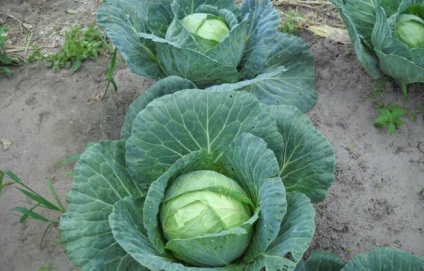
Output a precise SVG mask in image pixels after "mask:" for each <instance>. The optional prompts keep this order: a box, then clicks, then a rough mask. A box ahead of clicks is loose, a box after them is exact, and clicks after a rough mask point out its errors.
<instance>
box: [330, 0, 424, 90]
mask: <svg viewBox="0 0 424 271" xmlns="http://www.w3.org/2000/svg"><path fill="white" fill-rule="evenodd" d="M332 2H333V3H334V4H335V5H336V6H337V8H338V10H339V12H340V15H341V17H342V19H343V21H344V23H345V24H346V27H347V30H348V32H349V36H350V38H351V40H352V43H353V46H354V48H355V51H356V55H357V57H358V60H359V62H361V64H362V65H363V66H364V68H365V70H366V71H367V72H368V73H369V74H370V76H371V77H372V78H373V79H377V78H378V77H380V75H381V72H382V73H384V74H387V75H388V76H390V77H392V78H394V79H395V80H396V81H397V82H398V83H399V84H400V86H401V88H402V91H403V93H404V95H405V97H406V93H407V87H406V85H408V84H412V83H423V82H424V46H423V45H424V0H357V1H353V0H348V1H345V0H332Z"/></svg>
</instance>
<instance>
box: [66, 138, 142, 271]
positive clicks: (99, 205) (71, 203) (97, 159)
mask: <svg viewBox="0 0 424 271" xmlns="http://www.w3.org/2000/svg"><path fill="white" fill-rule="evenodd" d="M141 190H142V189H141V187H140V185H139V184H136V183H135V182H134V181H133V180H132V179H131V177H130V176H129V174H128V172H127V170H126V166H125V158H124V142H123V141H109V142H101V143H97V144H94V145H93V146H91V147H89V148H88V149H87V150H86V151H85V152H84V153H83V154H82V155H81V158H80V160H79V161H78V163H77V164H76V165H75V175H74V181H73V183H72V187H71V190H70V192H69V195H68V197H67V202H68V209H67V211H66V213H64V214H63V215H62V217H61V219H60V226H59V231H60V238H61V241H62V242H63V243H64V244H65V248H66V252H67V254H68V256H69V258H70V259H71V261H72V262H74V263H75V264H76V265H77V266H79V267H81V268H82V269H83V270H140V271H142V270H146V269H145V268H143V267H142V266H140V265H139V264H138V263H137V262H136V261H135V260H134V259H133V258H132V257H131V256H129V255H128V254H127V253H126V252H125V251H124V250H123V249H122V247H121V246H120V245H119V244H118V243H116V240H115V238H114V237H113V235H112V230H111V228H110V226H109V221H108V216H109V214H110V213H111V212H112V208H113V205H114V204H115V202H117V201H119V200H122V199H123V198H125V197H128V196H134V197H139V196H141V195H142V192H141Z"/></svg>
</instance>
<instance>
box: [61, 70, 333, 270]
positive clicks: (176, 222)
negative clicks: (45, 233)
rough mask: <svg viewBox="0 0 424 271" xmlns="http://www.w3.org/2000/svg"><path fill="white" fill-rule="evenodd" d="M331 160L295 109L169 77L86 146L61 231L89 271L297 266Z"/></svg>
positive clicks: (330, 152)
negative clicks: (115, 133) (118, 126)
mask: <svg viewBox="0 0 424 271" xmlns="http://www.w3.org/2000/svg"><path fill="white" fill-rule="evenodd" d="M334 169H335V159H334V152H333V148H332V146H331V144H330V143H329V142H328V141H327V140H326V139H325V137H324V136H323V135H321V134H320V133H319V132H318V131H316V130H315V129H314V127H313V125H312V123H311V122H310V121H309V119H308V118H307V117H306V116H304V115H303V114H302V112H301V111H300V110H298V109H296V108H295V107H293V106H288V105H275V106H268V105H265V104H263V103H260V102H259V101H258V100H257V98H256V97H255V96H253V95H251V94H249V93H247V92H243V91H233V90H227V89H226V88H225V85H224V86H221V88H217V87H214V88H213V89H207V90H201V89H196V88H195V87H194V85H193V83H192V82H190V81H189V80H186V79H182V78H180V77H175V76H171V77H168V78H165V79H162V80H159V81H157V82H156V83H155V84H154V85H152V86H151V87H150V88H149V89H147V90H146V91H145V92H143V94H142V95H141V96H139V97H138V98H137V99H136V100H135V101H134V102H133V103H132V104H131V106H130V107H129V109H128V113H127V115H126V118H125V121H124V124H123V127H122V132H121V138H120V139H119V140H114V141H102V142H99V143H95V144H90V145H89V147H87V149H86V150H85V151H84V153H83V154H81V156H80V159H79V161H78V163H77V164H76V165H75V170H74V180H73V183H72V187H71V190H70V192H69V195H68V197H67V202H68V209H67V211H66V213H65V214H64V215H63V216H62V217H61V220H60V226H59V229H60V238H61V241H62V242H63V243H64V245H65V247H66V252H67V254H68V256H69V258H70V260H71V261H72V262H73V263H75V265H77V266H79V267H80V268H82V270H114V271H120V270H135V271H138V270H155V271H159V270H165V271H190V270H193V271H224V270H226V271H233V270H234V271H238V270H240V271H241V270H248V271H258V270H263V269H264V268H265V269H266V270H294V268H295V267H296V265H297V263H298V262H299V261H300V259H301V258H302V257H303V254H304V252H305V251H306V250H307V248H308V247H309V244H310V242H311V240H312V237H313V235H314V230H315V222H314V216H315V213H314V208H313V206H312V203H313V202H319V201H322V200H323V199H324V198H325V196H326V193H327V190H328V187H329V186H330V185H331V183H332V182H333V179H334Z"/></svg>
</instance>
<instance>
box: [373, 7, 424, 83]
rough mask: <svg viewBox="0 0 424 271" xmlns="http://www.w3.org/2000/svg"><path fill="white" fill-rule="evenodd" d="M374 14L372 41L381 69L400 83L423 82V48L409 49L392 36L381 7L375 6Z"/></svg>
mask: <svg viewBox="0 0 424 271" xmlns="http://www.w3.org/2000/svg"><path fill="white" fill-rule="evenodd" d="M376 15H377V17H376V18H377V21H376V25H375V28H374V31H373V33H372V42H373V44H374V46H375V48H374V49H375V51H376V53H377V56H378V58H379V61H380V68H381V70H382V71H383V72H384V73H385V74H387V75H389V76H391V77H393V78H394V79H395V80H396V81H398V82H399V83H400V84H401V85H407V84H411V83H416V82H424V66H421V65H422V64H424V49H421V48H415V49H409V48H408V47H407V46H406V45H405V44H403V43H401V42H400V41H398V40H397V39H396V38H394V37H393V36H392V30H391V27H390V26H389V22H388V20H387V15H386V13H385V11H384V9H383V8H377V10H376Z"/></svg>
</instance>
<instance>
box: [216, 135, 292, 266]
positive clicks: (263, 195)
mask: <svg viewBox="0 0 424 271" xmlns="http://www.w3.org/2000/svg"><path fill="white" fill-rule="evenodd" d="M224 165H225V166H224V167H226V169H227V171H229V170H231V171H230V172H231V173H232V174H231V175H233V174H234V176H235V178H236V179H237V180H239V182H238V183H239V185H240V186H241V187H242V188H243V190H244V191H246V192H247V193H248V195H249V196H250V199H251V200H252V201H253V203H254V205H255V206H260V208H261V213H260V217H259V220H258V221H257V222H256V224H255V233H254V235H253V237H252V239H251V242H250V246H249V248H248V250H247V251H246V253H245V256H244V258H243V261H244V262H251V261H253V260H254V259H255V258H257V257H258V256H259V255H261V254H262V253H264V252H265V251H266V249H267V247H268V246H269V244H270V243H271V241H272V240H274V239H275V238H276V236H277V234H278V231H279V229H280V225H281V221H282V219H283V217H284V215H285V213H286V210H287V205H286V202H285V201H281V199H283V198H285V197H286V195H285V188H284V186H283V183H282V181H281V179H280V178H278V177H277V178H276V177H275V176H276V175H277V174H278V170H279V167H278V162H277V159H276V157H275V154H274V153H273V152H272V151H271V150H270V149H266V142H265V141H264V140H262V139H261V138H258V137H255V136H253V135H252V134H245V133H244V134H241V135H239V136H237V137H236V138H235V139H234V141H233V142H232V143H231V144H230V146H229V148H228V149H227V150H226V151H225V154H224Z"/></svg>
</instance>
